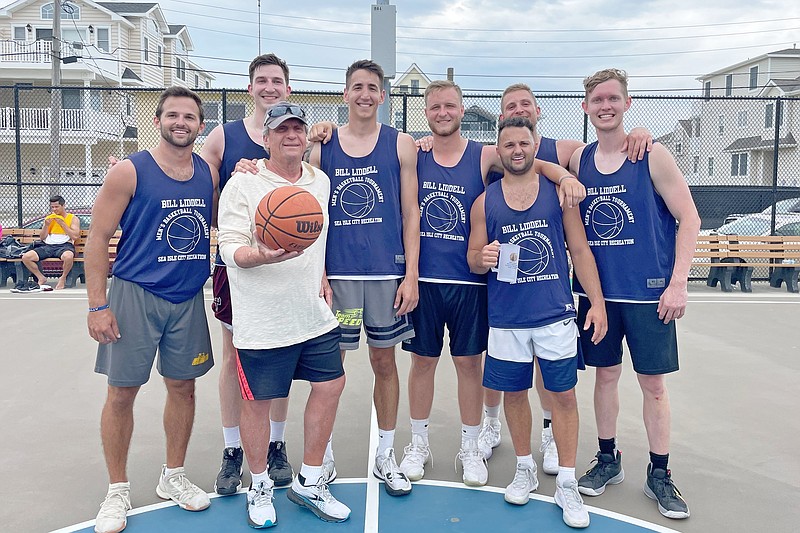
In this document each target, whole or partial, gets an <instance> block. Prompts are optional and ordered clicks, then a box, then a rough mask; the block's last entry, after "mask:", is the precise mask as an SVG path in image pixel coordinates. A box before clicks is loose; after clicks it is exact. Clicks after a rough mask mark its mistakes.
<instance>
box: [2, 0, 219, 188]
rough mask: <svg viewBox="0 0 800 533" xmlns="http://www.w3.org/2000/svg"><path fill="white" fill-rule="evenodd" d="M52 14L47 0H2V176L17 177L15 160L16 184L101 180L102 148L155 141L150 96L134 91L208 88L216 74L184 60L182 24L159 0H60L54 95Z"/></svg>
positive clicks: (187, 45) (188, 46) (123, 149)
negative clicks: (175, 21)
mask: <svg viewBox="0 0 800 533" xmlns="http://www.w3.org/2000/svg"><path fill="white" fill-rule="evenodd" d="M54 16H55V13H54V4H53V2H52V1H48V0H17V1H15V2H13V3H10V4H9V3H6V5H5V6H3V7H0V162H2V163H0V181H2V182H9V181H16V179H17V177H18V176H17V174H18V173H19V170H18V169H17V168H15V165H14V162H17V158H18V157H19V161H18V163H19V165H18V166H19V169H21V176H19V177H20V178H21V180H22V181H23V182H36V181H38V180H43V181H48V182H53V181H60V182H63V183H99V182H100V181H102V177H103V176H104V174H105V169H106V165H107V158H108V156H109V154H115V155H119V154H126V153H131V152H134V151H136V150H140V149H143V148H147V147H150V146H152V145H153V144H154V143H155V142H156V140H157V139H156V133H155V132H154V131H153V128H152V117H153V110H154V109H155V101H156V98H157V93H154V92H153V91H142V90H141V89H144V88H162V87H165V86H169V85H181V86H185V87H189V88H192V89H195V88H197V89H207V88H210V87H211V85H212V83H213V81H214V76H213V75H212V74H210V73H208V72H206V71H204V70H203V69H202V68H201V67H199V66H198V65H197V64H196V63H195V62H194V61H192V60H191V58H190V53H191V51H192V50H193V48H194V46H193V43H192V40H191V38H190V36H189V31H188V29H187V27H186V26H183V25H174V24H169V23H168V21H167V19H166V17H165V15H164V13H163V11H162V9H161V7H160V6H159V4H158V3H154V2H117V1H106V2H94V1H90V0H62V2H61V13H60V22H61V35H60V37H58V39H59V42H60V45H61V65H60V67H61V68H60V70H61V78H62V82H61V87H62V88H61V89H59V90H57V92H56V93H55V95H56V96H53V94H54V93H53V92H52V91H51V90H50V85H51V73H52V67H53V63H52V62H53V60H54V59H56V58H55V57H54V56H53V41H54V36H53V19H54ZM54 98H57V100H54ZM53 103H55V104H56V105H55V106H53V105H52V104H53ZM54 107H55V110H56V111H57V112H58V115H59V117H58V120H59V127H58V128H57V131H58V138H57V139H55V140H54V139H51V120H52V119H53V116H54V114H55V112H54V111H53V109H54ZM59 107H60V110H59V109H58V108H59ZM17 139H19V143H18V142H17ZM54 142H57V143H58V144H59V146H60V150H59V156H58V158H57V159H54V158H53V157H52V156H51V152H52V150H51V145H52V144H53V143H54ZM51 161H52V162H55V163H56V164H57V166H58V168H55V167H53V168H51V166H52V165H53V163H52V162H51ZM37 201H38V200H37Z"/></svg>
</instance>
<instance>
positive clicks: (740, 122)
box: [736, 110, 747, 128]
mask: <svg viewBox="0 0 800 533" xmlns="http://www.w3.org/2000/svg"><path fill="white" fill-rule="evenodd" d="M736 125H737V126H739V127H740V128H744V127H745V126H747V111H746V110H744V111H739V114H738V115H736Z"/></svg>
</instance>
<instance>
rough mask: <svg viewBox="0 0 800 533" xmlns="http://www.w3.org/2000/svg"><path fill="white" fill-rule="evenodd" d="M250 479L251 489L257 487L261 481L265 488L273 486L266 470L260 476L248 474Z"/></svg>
mask: <svg viewBox="0 0 800 533" xmlns="http://www.w3.org/2000/svg"><path fill="white" fill-rule="evenodd" d="M250 478H251V479H252V480H253V482H252V485H251V486H252V487H255V486H258V484H259V483H261V482H262V481H263V482H264V484H265V485H266V486H267V487H271V486H272V485H273V482H272V479H270V477H269V474H268V473H267V471H266V470H264V471H263V472H261V473H260V474H254V473H252V472H250Z"/></svg>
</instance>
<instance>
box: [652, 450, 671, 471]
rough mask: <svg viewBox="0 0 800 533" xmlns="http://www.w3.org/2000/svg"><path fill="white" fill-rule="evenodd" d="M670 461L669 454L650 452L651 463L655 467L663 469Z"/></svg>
mask: <svg viewBox="0 0 800 533" xmlns="http://www.w3.org/2000/svg"><path fill="white" fill-rule="evenodd" d="M668 462H669V454H668V453H667V454H664V455H659V454H657V453H653V452H650V463H651V464H652V465H653V468H660V469H661V470H666V469H667V463H668Z"/></svg>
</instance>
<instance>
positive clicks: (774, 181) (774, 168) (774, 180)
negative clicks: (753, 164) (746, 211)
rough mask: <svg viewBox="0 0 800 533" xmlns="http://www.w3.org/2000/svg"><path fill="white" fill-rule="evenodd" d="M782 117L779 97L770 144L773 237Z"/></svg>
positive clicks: (771, 227)
mask: <svg viewBox="0 0 800 533" xmlns="http://www.w3.org/2000/svg"><path fill="white" fill-rule="evenodd" d="M782 117H783V100H782V99H781V97H780V96H779V97H778V98H777V100H775V139H774V140H773V142H772V220H771V222H770V230H769V234H770V235H775V212H776V211H777V206H776V203H777V201H778V146H779V145H780V140H781V139H780V134H781V118H782Z"/></svg>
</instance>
